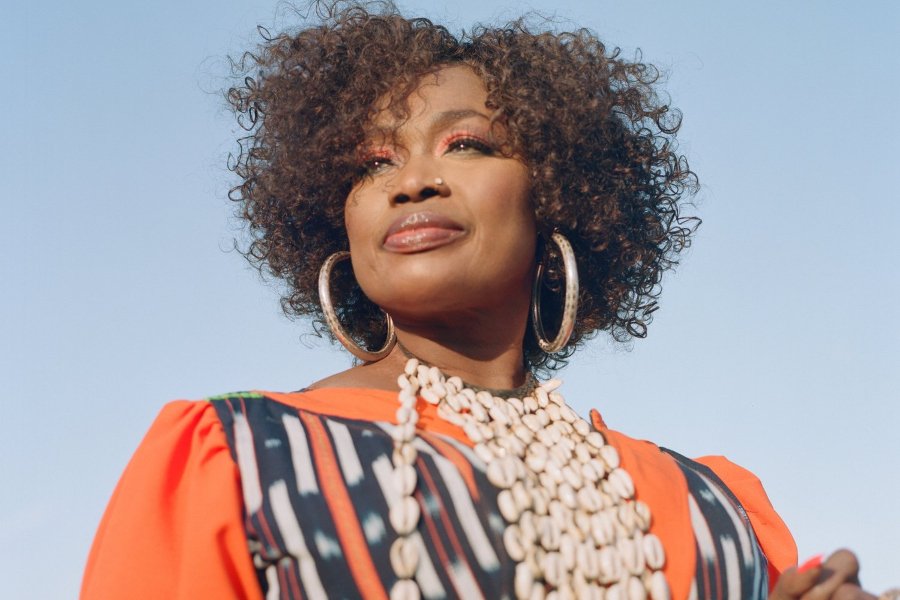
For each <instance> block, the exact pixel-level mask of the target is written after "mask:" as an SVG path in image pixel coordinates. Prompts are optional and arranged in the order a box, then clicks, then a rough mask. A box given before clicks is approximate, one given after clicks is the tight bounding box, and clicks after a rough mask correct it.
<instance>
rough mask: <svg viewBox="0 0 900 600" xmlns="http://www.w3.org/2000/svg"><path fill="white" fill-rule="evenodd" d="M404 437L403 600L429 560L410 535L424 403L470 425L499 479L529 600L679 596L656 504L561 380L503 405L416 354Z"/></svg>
mask: <svg viewBox="0 0 900 600" xmlns="http://www.w3.org/2000/svg"><path fill="white" fill-rule="evenodd" d="M397 384H398V385H399V386H400V394H399V402H400V407H399V408H398V409H397V426H396V427H395V428H394V430H393V434H392V435H393V439H394V452H393V464H394V471H393V478H394V486H395V488H396V489H397V491H398V494H399V501H398V502H396V503H395V504H394V505H393V506H392V507H391V508H390V514H389V520H390V522H391V526H392V527H393V528H394V530H395V531H396V532H397V535H398V538H397V539H396V540H395V542H394V544H393V545H392V546H391V550H390V561H391V565H392V567H393V569H394V572H395V573H396V575H397V579H398V580H397V582H396V583H395V585H394V586H393V588H391V594H390V595H391V600H417V599H418V598H419V597H420V595H421V593H420V590H419V586H418V585H417V584H416V581H415V573H416V568H417V566H418V554H417V550H416V546H415V544H414V543H413V542H412V540H411V539H410V537H409V536H410V535H411V534H412V533H413V532H415V530H416V526H417V525H418V522H419V517H420V509H419V504H418V502H417V501H416V499H415V498H414V497H413V493H414V491H415V488H416V482H417V475H416V470H415V468H414V467H413V465H414V464H415V461H416V455H417V451H416V449H415V447H414V445H413V444H414V442H415V438H416V423H417V422H418V420H419V415H418V413H417V412H416V401H417V397H421V398H422V399H424V400H425V401H426V402H428V403H429V404H433V405H435V406H436V407H437V414H438V416H440V417H441V418H443V419H444V420H446V421H448V422H450V423H452V424H454V425H457V426H459V427H461V428H462V430H463V431H464V432H465V434H466V436H467V437H468V438H469V440H470V441H471V442H472V443H473V444H474V451H475V454H476V455H477V456H478V457H479V458H480V459H481V460H483V461H484V462H485V464H486V465H487V471H486V473H487V478H488V480H489V481H490V482H491V483H492V484H493V485H494V486H496V487H497V488H498V489H499V490H500V492H499V494H498V496H497V505H498V508H499V510H500V514H501V515H502V516H503V519H504V520H505V521H506V528H505V530H504V533H503V545H504V546H505V548H506V551H507V553H508V554H509V556H510V558H511V559H512V560H513V561H515V562H516V563H517V564H516V568H515V579H514V590H515V595H516V598H518V599H520V600H526V599H527V600H540V599H544V598H546V599H547V600H570V599H571V600H574V599H575V598H579V599H581V598H585V599H589V600H593V599H596V600H604V599H605V600H644V599H647V598H649V599H651V600H669V598H670V593H669V587H668V584H667V582H666V579H665V576H664V575H663V573H662V570H661V569H662V567H663V565H664V564H665V553H664V551H663V547H662V543H661V542H660V540H659V538H657V537H656V536H655V535H654V534H652V533H650V532H649V529H650V509H649V508H648V506H647V505H646V504H644V503H643V502H641V501H639V500H635V499H634V483H633V482H632V479H631V476H630V475H629V474H628V473H627V472H626V471H625V470H624V469H623V468H622V467H621V465H620V463H619V454H618V452H617V451H616V449H615V448H613V447H612V446H610V445H608V444H606V440H605V439H604V438H603V434H601V433H600V432H599V431H596V430H595V429H594V428H593V427H592V426H591V425H590V424H589V423H588V422H587V421H585V420H584V419H582V418H581V417H579V416H578V415H577V414H576V413H575V411H573V410H572V409H571V408H569V407H568V406H567V405H566V403H565V401H564V400H563V397H562V396H561V395H560V394H559V392H557V391H556V390H557V388H558V387H559V386H560V381H559V380H556V379H551V380H549V381H546V382H544V383H540V384H537V385H533V386H529V389H526V390H525V391H524V393H523V394H522V395H523V396H524V397H522V398H516V397H509V398H501V397H499V396H497V395H495V394H494V393H492V392H490V391H488V390H477V391H476V390H474V389H472V388H470V387H467V386H466V385H465V384H464V383H463V381H462V380H461V379H460V378H459V377H445V376H444V374H443V373H441V371H440V370H439V369H438V368H437V367H433V366H427V365H424V364H421V363H420V362H419V360H418V359H416V358H410V359H409V360H408V361H407V363H406V367H405V369H404V372H403V374H402V375H400V376H399V377H398V378H397Z"/></svg>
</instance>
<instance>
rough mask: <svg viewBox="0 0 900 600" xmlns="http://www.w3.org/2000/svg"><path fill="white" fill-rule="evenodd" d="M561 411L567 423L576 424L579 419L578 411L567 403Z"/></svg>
mask: <svg viewBox="0 0 900 600" xmlns="http://www.w3.org/2000/svg"><path fill="white" fill-rule="evenodd" d="M559 412H560V414H561V415H562V418H563V420H564V421H565V422H566V423H571V424H574V423H576V422H577V421H578V413H576V412H575V411H574V410H572V409H571V408H570V407H568V406H566V405H565V404H563V405H562V406H561V407H560V408H559Z"/></svg>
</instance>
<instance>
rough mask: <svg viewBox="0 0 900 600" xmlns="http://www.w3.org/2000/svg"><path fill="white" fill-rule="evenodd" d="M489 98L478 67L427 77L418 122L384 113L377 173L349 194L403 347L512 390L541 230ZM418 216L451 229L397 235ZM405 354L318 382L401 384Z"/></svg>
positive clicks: (366, 285)
mask: <svg viewBox="0 0 900 600" xmlns="http://www.w3.org/2000/svg"><path fill="white" fill-rule="evenodd" d="M486 99H487V94H486V91H485V88H484V84H483V83H482V82H481V80H480V79H479V78H478V77H477V76H476V75H475V74H474V72H472V71H471V69H469V68H468V67H461V66H459V67H448V68H446V69H443V70H441V71H440V72H438V73H437V74H436V75H430V76H426V77H425V78H423V81H422V84H421V85H420V88H419V90H418V91H417V92H416V93H415V94H413V95H412V96H411V97H410V98H409V105H410V112H411V114H410V118H409V119H408V120H406V121H403V122H402V123H395V122H393V121H392V118H393V117H391V116H390V115H389V114H385V115H384V116H383V117H381V118H376V122H375V128H374V129H375V133H374V134H373V136H372V138H373V139H372V141H371V146H372V148H371V150H370V152H371V154H372V156H373V158H372V159H370V160H371V162H372V166H371V168H370V176H369V177H366V178H365V179H363V180H362V181H361V182H359V183H358V184H357V185H356V186H355V187H354V189H353V190H352V192H351V193H350V196H349V197H348V199H347V206H346V210H345V221H346V224H347V235H348V238H349V240H350V250H351V256H352V262H353V267H354V273H355V274H356V278H357V281H359V284H360V286H361V287H362V288H363V290H364V291H365V293H366V295H367V296H368V297H369V298H370V299H372V300H373V301H374V302H375V303H376V304H378V305H379V306H381V307H382V308H383V309H384V310H386V311H387V312H388V313H389V314H390V315H391V317H392V318H393V320H394V326H395V328H396V331H397V338H398V340H399V341H400V344H402V345H403V346H404V347H405V348H407V349H408V351H409V352H410V353H412V354H413V355H415V356H418V357H420V358H421V359H423V360H425V361H426V362H428V363H430V364H433V365H435V366H437V367H439V368H441V369H442V370H444V371H445V372H447V373H449V374H452V375H458V376H459V377H461V378H462V379H463V380H464V381H466V382H468V383H470V384H473V385H477V386H482V387H489V388H498V389H510V388H515V387H518V386H519V385H521V384H523V383H524V381H525V378H526V375H527V373H526V369H525V364H524V361H523V350H522V347H523V341H524V337H525V332H526V328H527V324H528V310H529V306H530V296H531V282H532V280H533V277H534V269H535V246H536V237H537V234H536V225H535V218H534V213H533V210H532V208H531V203H530V197H529V193H530V182H529V178H528V172H527V168H526V167H525V165H524V164H522V163H521V161H519V160H518V159H516V158H513V157H507V156H504V155H502V154H501V153H500V152H499V151H498V150H497V149H496V148H495V147H494V146H492V144H495V142H494V138H493V137H492V133H495V131H493V130H491V128H490V116H491V110H490V109H488V108H487V107H486V106H485V102H486ZM379 131H382V132H384V131H388V132H389V135H385V134H383V133H382V134H381V135H380V137H379V134H378V132H379ZM387 140H389V141H387ZM438 179H439V180H440V182H441V183H440V184H436V183H435V181H436V180H438ZM417 215H423V219H427V218H429V217H437V218H440V219H447V220H449V221H450V222H452V224H453V225H452V226H450V227H452V229H451V230H445V229H442V227H444V226H440V227H421V228H420V229H416V230H414V231H412V232H408V233H409V235H407V236H406V237H403V236H402V235H394V236H392V235H391V233H390V232H391V231H392V229H391V228H392V226H393V227H395V226H396V224H397V222H398V221H401V222H402V221H403V219H404V218H415V217H416V216H417ZM447 231H450V233H451V235H449V237H450V238H451V241H450V242H449V243H446V242H445V241H444V240H445V236H444V235H443V234H445V233H447ZM419 233H422V235H421V236H419V235H418V234H419ZM429 236H431V237H429ZM419 237H422V238H424V241H421V240H420V239H419ZM429 240H437V241H436V242H432V241H429ZM405 361H406V357H405V355H404V354H403V352H402V350H401V349H400V348H399V347H397V348H395V349H394V351H393V352H392V353H391V354H390V355H389V356H388V357H387V358H385V359H383V360H381V361H379V362H377V363H372V364H364V365H359V366H356V367H353V368H351V369H348V370H346V371H343V372H341V373H337V374H335V375H332V376H331V377H327V378H325V379H322V380H321V381H318V382H316V383H314V384H313V385H312V386H311V387H313V388H316V387H367V388H375V389H386V390H395V389H396V388H397V383H396V380H397V375H398V374H399V373H400V372H401V371H402V370H403V365H404V363H405Z"/></svg>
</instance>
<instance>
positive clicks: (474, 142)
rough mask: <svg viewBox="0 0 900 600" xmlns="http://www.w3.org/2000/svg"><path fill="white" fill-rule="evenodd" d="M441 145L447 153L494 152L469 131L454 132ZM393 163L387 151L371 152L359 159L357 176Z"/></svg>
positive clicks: (487, 144) (375, 171) (485, 153)
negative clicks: (468, 151)
mask: <svg viewBox="0 0 900 600" xmlns="http://www.w3.org/2000/svg"><path fill="white" fill-rule="evenodd" d="M442 145H443V153H444V154H447V153H448V152H465V151H467V150H474V151H476V152H479V153H481V154H484V155H487V156H490V155H492V154H494V147H493V146H491V145H490V144H489V143H488V142H487V141H485V140H484V139H483V138H481V137H479V136H477V135H473V134H471V133H458V134H454V135H452V136H451V137H450V139H448V140H447V141H446V142H444V143H443V144H442ZM393 164H394V158H393V157H392V156H391V154H390V153H389V152H387V151H384V152H382V151H378V152H373V153H371V154H369V155H367V156H365V157H363V159H362V160H361V161H360V164H359V176H360V177H364V176H371V175H375V174H376V173H378V172H379V171H381V170H382V169H384V168H385V167H388V166H391V165H393Z"/></svg>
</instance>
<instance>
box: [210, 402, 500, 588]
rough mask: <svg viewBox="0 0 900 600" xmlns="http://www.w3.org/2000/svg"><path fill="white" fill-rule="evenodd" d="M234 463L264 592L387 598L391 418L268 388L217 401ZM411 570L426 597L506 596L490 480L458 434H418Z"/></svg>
mask: <svg viewBox="0 0 900 600" xmlns="http://www.w3.org/2000/svg"><path fill="white" fill-rule="evenodd" d="M214 406H215V407H216V411H217V413H218V415H219V418H220V420H221V421H222V423H223V425H224V427H225V432H226V436H227V438H228V443H229V447H230V449H231V452H232V456H233V457H234V460H235V462H236V463H237V465H238V467H239V469H240V472H241V481H242V489H243V493H244V500H245V510H246V514H245V528H246V531H247V537H248V544H249V549H250V553H251V555H252V557H253V561H254V565H255V566H256V568H257V572H258V575H259V582H260V586H261V588H262V590H263V593H264V595H265V597H266V598H267V599H274V598H291V599H294V598H297V599H299V598H313V599H318V598H366V599H369V598H371V599H386V598H387V596H388V594H389V592H390V589H391V586H392V585H393V584H394V582H395V576H394V574H393V569H392V568H391V565H390V558H389V549H390V546H391V543H392V542H393V541H394V540H395V539H396V534H395V533H394V531H393V529H392V527H391V525H390V523H388V522H387V521H386V515H387V514H388V510H389V507H390V506H391V505H392V504H393V503H394V502H396V501H397V495H396V492H395V491H394V489H393V486H392V483H391V473H392V471H393V466H392V463H391V454H392V450H393V442H392V439H391V437H390V433H389V432H390V429H391V426H390V425H389V424H386V423H371V422H366V421H355V420H351V419H342V418H336V417H323V416H322V415H318V414H314V413H309V412H306V411H300V410H298V409H296V408H294V407H291V406H287V405H284V404H281V403H279V402H276V401H274V400H272V399H269V398H265V397H249V396H246V395H234V396H222V397H218V398H217V399H216V402H214ZM416 444H417V449H418V450H419V456H418V459H417V464H416V465H415V466H416V471H417V472H418V474H419V485H418V487H417V491H416V495H415V497H416V499H417V500H418V502H419V504H420V507H421V509H422V518H421V519H420V522H419V527H418V531H417V532H416V534H415V535H414V536H413V541H414V543H416V544H417V545H419V547H420V557H419V566H418V570H417V572H416V580H417V582H418V584H419V586H420V588H421V590H422V595H423V597H424V598H427V599H435V600H437V599H440V598H454V597H460V598H473V599H477V598H487V599H494V598H498V599H502V598H512V597H513V592H512V589H511V586H512V581H513V572H514V566H515V565H514V564H513V563H512V561H511V560H510V559H509V557H508V556H507V555H506V553H505V551H504V550H503V547H502V532H503V520H502V518H501V517H500V515H499V513H498V512H497V509H496V498H497V492H496V490H495V489H494V488H493V486H491V484H490V483H489V482H488V480H487V477H486V476H485V473H484V464H483V463H482V462H481V461H480V460H479V459H478V458H477V457H476V456H475V455H474V453H472V452H471V450H469V449H468V447H466V446H464V445H463V444H459V443H458V442H456V441H452V440H449V439H448V438H445V437H443V436H436V435H433V434H423V435H421V436H420V438H419V439H418V440H417V442H416Z"/></svg>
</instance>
